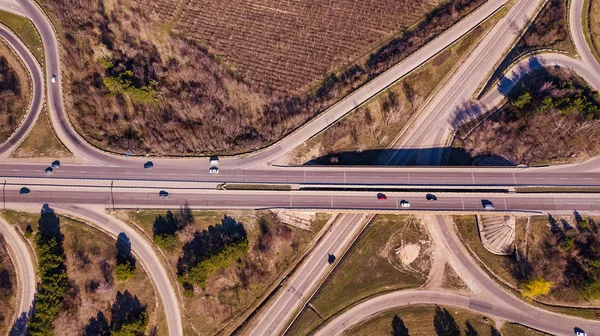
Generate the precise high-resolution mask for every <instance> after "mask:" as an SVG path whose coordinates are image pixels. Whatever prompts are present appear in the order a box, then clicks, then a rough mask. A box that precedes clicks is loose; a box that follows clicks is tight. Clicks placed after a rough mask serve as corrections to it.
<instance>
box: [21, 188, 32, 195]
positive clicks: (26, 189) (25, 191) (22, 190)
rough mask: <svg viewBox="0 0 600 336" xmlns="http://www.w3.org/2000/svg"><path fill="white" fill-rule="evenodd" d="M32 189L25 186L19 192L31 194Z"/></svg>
mask: <svg viewBox="0 0 600 336" xmlns="http://www.w3.org/2000/svg"><path fill="white" fill-rule="evenodd" d="M30 191H31V190H29V188H27V187H23V188H21V190H19V194H21V195H29V192H30Z"/></svg>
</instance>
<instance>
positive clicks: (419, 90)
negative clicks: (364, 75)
mask: <svg viewBox="0 0 600 336" xmlns="http://www.w3.org/2000/svg"><path fill="white" fill-rule="evenodd" d="M501 17H502V13H498V14H495V15H494V16H492V17H491V18H490V19H488V20H487V21H485V22H484V23H483V24H481V25H479V26H478V27H477V28H475V29H474V30H473V31H471V32H469V33H468V34H467V35H465V36H464V37H463V38H461V39H460V40H459V41H458V42H456V43H455V44H453V45H452V46H450V47H449V48H448V49H446V50H444V51H442V52H441V53H440V54H438V55H436V56H435V57H433V58H432V59H431V60H429V61H428V62H426V63H425V64H423V65H422V66H421V67H420V68H418V69H417V70H415V71H414V72H412V73H410V74H409V75H407V76H406V77H404V78H402V79H401V80H399V81H398V82H397V83H395V84H394V85H392V86H391V87H390V88H389V89H387V90H386V91H384V92H382V93H380V94H379V95H378V96H377V97H375V98H373V99H371V100H370V101H368V102H367V103H365V104H364V105H362V106H361V107H359V108H358V109H357V110H355V111H353V112H352V113H350V114H349V115H347V116H346V117H344V119H342V120H340V121H338V122H337V123H335V124H333V125H332V126H331V127H329V128H327V129H326V130H324V131H323V132H321V133H319V134H318V135H317V136H315V137H314V138H312V139H310V140H308V141H307V142H305V143H304V144H302V145H300V146H298V147H297V148H296V149H295V151H294V152H293V153H292V154H291V158H290V164H294V165H298V164H303V163H306V162H309V161H311V160H316V161H317V162H318V163H321V164H342V165H343V164H371V163H372V162H374V160H376V159H377V156H378V155H379V152H377V151H374V152H365V151H366V150H385V149H387V148H389V146H390V145H392V142H393V141H394V140H395V138H396V136H397V135H398V133H399V132H400V131H401V130H402V129H403V128H404V127H405V125H406V123H407V122H408V120H409V119H410V118H411V117H412V116H413V115H414V114H415V113H416V112H417V111H418V110H419V109H420V108H422V107H423V104H424V103H425V101H426V100H427V98H428V97H429V96H430V95H431V94H432V93H433V91H434V90H435V88H436V87H437V86H438V85H440V83H442V82H443V81H444V80H445V79H446V78H447V77H448V76H449V75H450V74H451V73H452V69H454V68H455V67H456V66H457V65H458V64H459V62H460V61H461V60H462V59H464V58H465V57H466V56H467V55H468V53H469V51H470V50H471V49H472V48H473V47H474V46H475V43H476V42H477V41H478V38H479V37H480V36H482V35H483V34H484V32H485V31H487V30H488V29H489V28H490V27H492V26H493V25H494V24H495V23H496V22H497V21H498V20H499V19H500V18H501ZM392 98H393V99H392ZM365 126H367V127H365ZM325 139H326V140H325ZM371 153H372V155H371Z"/></svg>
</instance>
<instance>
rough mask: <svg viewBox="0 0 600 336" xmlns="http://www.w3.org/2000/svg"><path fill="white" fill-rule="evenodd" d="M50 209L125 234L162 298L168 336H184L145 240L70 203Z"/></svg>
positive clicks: (170, 290) (170, 289) (171, 293)
mask: <svg viewBox="0 0 600 336" xmlns="http://www.w3.org/2000/svg"><path fill="white" fill-rule="evenodd" d="M6 206H7V208H10V209H16V210H24V211H31V210H35V209H39V208H40V207H41V205H39V204H16V203H15V204H12V203H7V205H6ZM50 207H51V208H52V209H53V210H54V211H56V212H57V213H59V214H63V215H68V216H71V217H74V218H78V219H81V220H83V221H84V222H86V223H89V224H91V225H93V226H95V227H97V228H98V229H100V230H102V231H103V232H106V233H107V234H109V235H111V236H113V237H115V238H117V237H118V236H119V234H122V233H124V234H125V235H126V236H127V237H128V238H129V240H130V243H131V249H132V251H133V252H134V253H135V255H136V257H137V258H138V260H139V261H140V262H141V264H143V267H144V269H145V270H146V273H147V274H148V276H149V277H150V280H151V281H152V283H153V284H154V287H155V289H156V293H157V295H158V296H159V297H160V298H161V300H162V304H163V309H164V312H165V315H166V319H167V324H168V328H169V336H180V335H183V328H182V323H181V313H180V310H179V301H178V297H177V294H176V293H175V289H174V286H172V284H171V282H170V280H169V279H170V277H169V275H168V274H167V272H166V271H165V268H164V267H163V265H162V263H161V261H160V258H159V257H158V255H157V254H156V252H155V250H154V248H153V247H152V245H151V244H150V243H149V242H148V240H147V239H146V238H145V237H143V236H142V235H141V234H140V233H139V232H137V231H136V230H135V229H134V228H133V227H131V226H129V225H127V224H125V223H123V222H122V221H120V220H118V219H116V218H114V217H112V216H110V215H108V214H105V213H103V212H99V211H96V210H94V209H91V208H87V207H85V206H76V205H71V204H51V205H50Z"/></svg>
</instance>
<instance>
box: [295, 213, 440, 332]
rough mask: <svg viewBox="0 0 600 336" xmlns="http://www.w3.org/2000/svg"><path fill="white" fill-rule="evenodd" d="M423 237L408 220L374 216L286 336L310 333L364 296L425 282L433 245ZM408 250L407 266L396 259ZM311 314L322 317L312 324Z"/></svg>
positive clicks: (418, 226) (413, 220)
mask: <svg viewBox="0 0 600 336" xmlns="http://www.w3.org/2000/svg"><path fill="white" fill-rule="evenodd" d="M424 237H427V231H426V229H425V228H424V227H423V226H422V224H421V223H420V221H418V220H417V219H416V218H414V217H412V216H397V215H378V216H377V217H375V219H373V220H372V221H371V223H370V224H369V226H368V227H367V228H366V229H365V230H364V231H363V233H362V234H361V235H360V236H359V238H358V240H357V241H356V243H355V244H354V245H353V246H352V248H351V249H350V250H349V251H348V253H347V254H346V255H345V256H344V258H343V259H342V260H341V261H340V263H339V265H338V266H337V267H336V269H335V270H334V271H333V273H332V274H331V275H330V276H329V278H328V279H327V280H326V281H325V282H324V283H323V286H322V287H321V288H320V289H319V290H318V291H317V293H316V295H315V296H314V298H313V299H312V300H311V301H310V302H309V304H310V306H311V307H310V308H309V309H308V310H305V311H303V312H302V313H301V314H300V316H299V317H298V319H297V320H296V321H295V322H294V324H293V325H292V326H291V328H290V329H289V331H288V333H286V334H288V335H298V334H303V333H305V332H306V331H309V330H313V329H315V328H316V327H317V326H318V325H319V324H320V323H321V322H323V321H324V320H326V319H328V318H330V317H331V316H334V315H335V314H337V313H338V312H340V311H342V310H344V309H345V308H348V307H350V306H352V305H353V304H355V303H356V302H358V301H360V300H363V299H365V298H367V297H370V296H373V295H376V294H378V293H382V292H386V291H393V290H399V289H405V288H415V287H418V286H420V285H422V284H423V283H425V280H426V277H427V274H428V271H429V267H430V265H431V262H430V255H429V248H430V244H431V242H430V241H429V240H427V239H424ZM407 247H408V249H416V250H417V254H416V255H414V258H415V259H414V260H411V262H409V263H406V264H405V263H404V262H403V260H401V257H400V255H403V254H404V253H401V252H403V251H404V249H405V248H407ZM413 251H414V250H413ZM311 309H314V310H315V311H316V313H315V312H311V311H310V310H311ZM313 315H318V316H320V317H319V318H317V319H315V318H314V316H313Z"/></svg>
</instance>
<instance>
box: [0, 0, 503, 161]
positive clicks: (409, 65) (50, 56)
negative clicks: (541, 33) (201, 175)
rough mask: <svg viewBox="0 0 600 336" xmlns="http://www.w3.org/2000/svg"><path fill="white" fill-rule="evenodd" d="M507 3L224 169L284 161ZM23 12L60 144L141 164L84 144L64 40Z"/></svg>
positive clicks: (24, 5) (485, 9)
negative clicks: (64, 71)
mask: <svg viewBox="0 0 600 336" xmlns="http://www.w3.org/2000/svg"><path fill="white" fill-rule="evenodd" d="M0 1H9V0H0ZM506 2H507V0H488V1H487V2H486V3H485V4H483V5H482V6H481V7H480V8H478V9H477V10H475V11H474V12H473V13H472V14H470V15H469V16H467V17H466V18H464V19H463V20H461V21H460V22H458V23H457V24H455V25H454V26H453V27H452V28H450V29H449V30H448V31H446V32H444V33H443V34H441V35H440V36H439V37H438V38H436V39H434V40H433V41H431V42H430V43H428V44H427V45H425V46H423V47H422V48H420V49H419V50H417V51H416V52H415V53H414V54H412V55H411V56H409V57H408V58H406V59H405V60H404V61H402V62H400V63H399V64H397V65H396V66H394V67H392V68H391V69H390V70H388V71H387V72H385V73H383V74H382V75H380V76H378V77H377V78H375V79H374V80H372V81H371V82H369V83H368V84H366V85H364V86H363V87H361V88H360V89H358V90H356V91H355V92H353V93H352V94H350V95H349V96H347V97H346V98H344V99H342V100H341V101H340V102H338V103H337V104H335V105H334V106H333V107H331V108H330V109H329V110H327V111H326V112H323V113H322V114H320V115H319V116H318V117H316V118H315V119H313V120H311V121H309V122H307V123H306V124H305V125H303V126H301V127H300V128H299V129H297V130H296V131H295V132H293V133H292V134H290V135H289V136H287V137H285V138H283V139H282V140H280V141H279V142H277V143H275V144H273V145H271V146H269V147H267V148H265V149H264V150H262V151H259V152H255V153H250V154H248V155H241V156H236V157H231V158H223V159H222V160H221V161H222V162H221V165H227V166H229V167H242V166H245V167H250V166H257V165H261V164H264V163H268V162H270V161H272V160H274V159H275V158H278V157H280V156H281V155H283V154H285V153H286V152H288V151H290V150H292V149H293V148H295V147H296V146H298V145H300V144H302V143H303V142H304V141H306V140H308V139H309V138H311V137H312V136H314V135H316V134H317V133H319V132H320V131H321V130H323V129H324V128H326V127H328V126H329V125H331V124H333V123H335V122H336V121H337V120H339V118H341V117H343V116H344V115H346V114H347V113H349V112H350V111H352V110H354V109H355V108H356V107H357V106H358V105H360V104H362V103H363V102H365V101H367V100H369V99H371V98H372V97H373V96H375V95H376V94H378V93H379V92H380V91H381V90H384V89H385V88H387V87H389V86H390V85H392V84H393V83H394V82H396V81H397V80H398V79H400V78H401V77H403V76H404V75H406V74H407V73H409V72H410V71H412V70H414V69H416V68H417V67H419V66H420V65H421V64H423V63H425V62H426V61H427V60H429V59H431V58H432V57H433V56H435V55H436V54H437V53H439V52H440V51H442V50H443V49H445V48H446V47H448V46H449V45H451V44H452V43H454V42H455V41H457V40H458V39H459V38H460V37H462V36H464V35H465V34H466V33H468V32H469V31H471V30H472V29H473V28H475V27H477V26H478V25H479V24H480V23H481V22H482V21H484V20H485V19H486V18H488V17H489V16H490V15H492V14H493V13H495V12H496V11H497V10H498V9H500V8H501V7H502V6H504V4H505V3H506ZM18 5H19V6H20V8H19V11H21V12H22V13H25V15H26V16H27V17H29V18H30V19H31V21H32V22H33V24H34V25H35V26H36V28H37V29H38V31H39V32H40V35H41V38H42V41H43V44H44V47H45V55H46V80H47V84H48V85H47V90H48V103H49V106H50V109H49V113H50V116H51V120H52V125H53V127H54V129H55V131H56V133H57V136H58V137H59V139H60V140H61V141H62V142H63V143H64V144H65V146H66V147H67V148H68V149H69V150H70V151H71V152H72V153H73V154H74V155H75V157H76V158H78V159H79V160H81V161H83V162H88V163H97V164H106V165H123V166H125V165H130V166H131V165H139V164H140V162H141V161H142V160H145V158H144V157H131V158H125V157H124V156H118V155H113V154H110V153H107V152H104V151H101V150H100V149H98V148H96V147H94V146H93V145H91V144H89V143H88V142H87V141H85V140H84V139H83V138H82V137H81V136H80V135H79V134H78V133H77V132H76V131H75V129H74V128H73V126H72V125H71V123H70V122H69V118H68V115H67V113H66V110H65V107H64V105H63V101H62V85H61V83H62V80H61V76H60V50H59V41H58V40H57V38H56V35H55V31H54V29H53V27H52V24H51V23H50V22H49V20H48V18H47V17H46V15H45V14H44V13H43V11H42V10H41V8H40V7H39V6H38V5H37V4H36V3H35V2H34V1H32V0H22V1H19V3H18ZM54 74H57V75H58V76H57V83H54V84H52V83H50V81H49V79H50V78H51V77H52V75H54ZM154 162H155V164H160V165H161V166H170V167H173V168H177V167H181V166H182V165H184V166H188V167H201V168H202V167H203V166H206V168H207V169H208V167H209V165H208V160H201V161H199V160H183V161H182V160H173V159H161V158H154Z"/></svg>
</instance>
